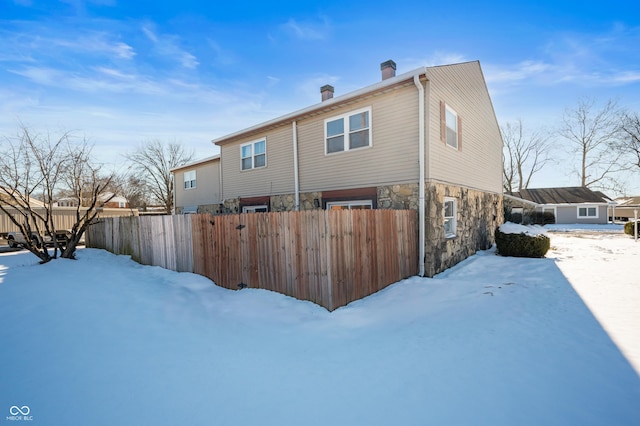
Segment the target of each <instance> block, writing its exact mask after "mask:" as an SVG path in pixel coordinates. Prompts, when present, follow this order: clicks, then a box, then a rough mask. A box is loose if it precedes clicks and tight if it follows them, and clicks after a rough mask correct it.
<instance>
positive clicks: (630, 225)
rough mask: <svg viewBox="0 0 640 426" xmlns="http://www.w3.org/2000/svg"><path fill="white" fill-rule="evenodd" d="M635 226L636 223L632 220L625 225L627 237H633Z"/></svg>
mask: <svg viewBox="0 0 640 426" xmlns="http://www.w3.org/2000/svg"><path fill="white" fill-rule="evenodd" d="M634 226H635V222H634V221H633V220H630V221H629V222H627V223H625V224H624V233H625V234H627V235H633V228H634ZM638 236H639V237H640V223H638Z"/></svg>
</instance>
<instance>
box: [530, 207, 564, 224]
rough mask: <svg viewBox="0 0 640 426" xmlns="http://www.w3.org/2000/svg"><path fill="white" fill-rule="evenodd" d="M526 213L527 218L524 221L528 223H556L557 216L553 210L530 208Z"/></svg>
mask: <svg viewBox="0 0 640 426" xmlns="http://www.w3.org/2000/svg"><path fill="white" fill-rule="evenodd" d="M525 215H526V216H527V218H526V219H524V218H523V222H522V223H526V224H527V225H549V224H554V223H556V217H555V215H554V214H553V212H541V211H536V210H529V211H527V213H526V214H525Z"/></svg>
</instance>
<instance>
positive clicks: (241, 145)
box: [240, 136, 267, 172]
mask: <svg viewBox="0 0 640 426" xmlns="http://www.w3.org/2000/svg"><path fill="white" fill-rule="evenodd" d="M260 142H264V154H259V155H264V166H260V167H256V166H255V163H256V154H255V152H256V149H255V146H256V144H259V143H260ZM249 145H251V156H250V157H243V156H242V151H243V148H244V147H245V146H249ZM246 158H251V167H249V168H246V169H245V168H243V166H244V163H243V161H242V160H244V159H246ZM265 167H267V137H266V136H265V137H263V138H260V139H255V140H252V141H250V142H245V143H243V144H240V171H241V172H247V171H250V170H256V169H264V168H265Z"/></svg>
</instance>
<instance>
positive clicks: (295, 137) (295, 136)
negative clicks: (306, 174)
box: [291, 120, 300, 211]
mask: <svg viewBox="0 0 640 426" xmlns="http://www.w3.org/2000/svg"><path fill="white" fill-rule="evenodd" d="M291 130H292V132H293V181H294V192H295V197H296V205H295V208H294V210H295V211H298V210H300V176H299V175H298V127H297V123H296V121H295V120H294V121H293V123H291Z"/></svg>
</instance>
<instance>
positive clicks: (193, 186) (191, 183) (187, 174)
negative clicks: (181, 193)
mask: <svg viewBox="0 0 640 426" xmlns="http://www.w3.org/2000/svg"><path fill="white" fill-rule="evenodd" d="M192 173H193V179H187V177H191V174H192ZM197 177H198V175H197V173H196V169H193V170H188V171H186V172H184V173H183V174H182V187H183V188H184V190H185V191H188V190H190V189H196V188H197V187H198V186H197V181H198V179H197ZM187 183H188V184H189V185H188V186H187Z"/></svg>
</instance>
